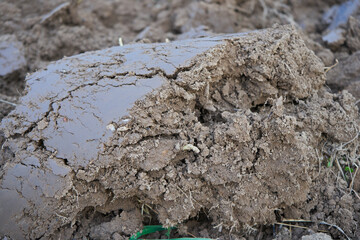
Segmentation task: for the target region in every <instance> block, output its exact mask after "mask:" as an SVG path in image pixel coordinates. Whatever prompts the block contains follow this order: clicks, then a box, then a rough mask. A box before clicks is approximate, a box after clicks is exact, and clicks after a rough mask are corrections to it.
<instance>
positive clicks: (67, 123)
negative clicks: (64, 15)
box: [0, 9, 358, 239]
mask: <svg viewBox="0 0 360 240" xmlns="http://www.w3.org/2000/svg"><path fill="white" fill-rule="evenodd" d="M212 11H215V10H214V9H213V10H212ZM179 14H180V13H179ZM182 14H185V13H182ZM181 19H182V18H180V17H178V21H179V22H181V21H183V20H181ZM180 20H181V21H180ZM180 25H181V24H179V26H180ZM219 27H221V26H219ZM229 31H230V30H229ZM324 83H325V74H324V64H323V63H322V61H321V60H320V59H319V58H318V57H316V56H315V54H314V53H313V52H312V51H310V50H309V49H308V48H307V47H306V45H305V43H304V41H303V40H302V39H301V38H300V35H299V33H298V32H297V31H296V29H295V28H293V27H291V26H281V27H275V28H271V29H266V30H261V31H256V32H248V33H242V34H233V35H221V36H213V37H205V38H200V39H191V40H184V41H178V42H177V41H173V42H169V43H162V44H133V45H125V46H122V47H113V48H109V49H105V50H101V51H96V52H88V53H85V54H81V55H78V56H73V57H69V58H64V59H62V60H60V61H57V62H54V63H51V64H50V65H48V66H47V68H45V69H43V70H41V71H38V72H35V73H34V74H32V75H30V76H29V77H28V78H27V88H26V95H25V96H23V97H22V98H21V101H20V104H19V105H18V106H17V107H16V108H15V110H14V111H12V112H11V113H10V114H9V115H8V116H7V117H6V118H4V119H3V121H2V123H1V129H2V131H3V132H4V134H5V137H6V139H7V140H6V142H5V144H4V146H3V150H2V151H4V150H6V151H8V152H11V153H13V154H12V156H11V159H10V160H9V162H8V163H7V164H5V165H4V166H3V168H2V170H1V182H0V203H1V205H2V206H1V208H3V209H8V211H7V212H5V213H3V214H2V215H1V217H0V233H1V234H4V235H8V236H11V237H13V238H61V237H63V236H67V237H68V238H70V237H73V238H80V237H82V236H92V237H93V238H110V237H113V238H114V239H115V238H117V239H118V238H121V236H126V237H129V236H130V235H131V234H134V233H135V232H136V231H138V229H141V227H142V222H143V221H145V218H149V219H155V221H156V222H159V223H160V224H162V225H164V226H174V225H178V224H181V223H185V222H187V221H191V220H192V219H194V218H197V217H199V218H200V217H201V216H202V215H204V216H206V218H207V219H208V222H209V225H210V226H217V229H215V230H214V229H213V227H209V228H208V229H209V231H204V232H203V234H204V235H207V234H209V235H211V237H212V238H216V237H219V236H229V233H230V232H231V233H232V234H239V236H241V232H244V231H246V229H247V230H248V231H251V230H252V229H254V227H255V226H259V225H266V224H274V223H275V222H277V221H278V220H277V218H278V217H279V216H284V215H285V209H289V208H293V209H294V210H293V211H288V212H287V213H294V214H297V215H298V216H299V217H304V218H308V217H309V212H310V211H309V209H308V208H305V207H304V206H303V204H304V203H306V202H308V201H311V199H309V196H311V194H312V190H313V188H314V186H317V185H314V184H315V180H316V179H317V177H318V176H319V171H320V169H319V159H318V152H319V151H321V149H322V147H323V145H322V144H319V143H320V142H326V143H328V144H330V143H332V144H334V145H335V144H341V143H343V142H348V141H355V142H356V143H357V140H353V138H354V136H356V135H357V131H358V130H357V128H356V127H355V126H354V122H356V121H357V120H358V110H357V108H356V106H355V100H354V98H353V97H352V96H351V95H350V94H349V93H347V92H341V93H339V94H331V93H329V92H327V91H326V90H325V89H324V88H323V85H324ZM110 125H111V127H109V126H110ZM117 129H121V131H118V130H117ZM113 130H114V131H113ZM184 146H187V147H186V149H184ZM189 150H190V151H189ZM312 199H314V202H315V200H317V201H318V202H319V201H320V200H319V199H318V198H316V197H313V198H312ZM337 203H338V205H339V206H342V207H341V209H344V211H342V212H341V213H339V214H342V216H346V219H348V220H349V221H350V222H349V223H348V224H347V225H346V226H345V227H346V228H344V230H345V231H347V232H353V231H354V221H353V219H354V216H353V215H352V214H350V213H348V212H346V211H345V210H346V208H348V207H349V201H348V199H347V198H346V197H342V198H341V199H339V201H338V202H337ZM334 212H336V211H334ZM129 216H131V218H134V219H130V217H129ZM285 217H288V218H291V217H292V216H285ZM126 219H130V220H129V221H130V222H128V221H127V220H126ZM129 224H130V225H129ZM220 227H221V231H219V228H220ZM210 229H212V230H211V231H210ZM119 235H120V236H119Z"/></svg>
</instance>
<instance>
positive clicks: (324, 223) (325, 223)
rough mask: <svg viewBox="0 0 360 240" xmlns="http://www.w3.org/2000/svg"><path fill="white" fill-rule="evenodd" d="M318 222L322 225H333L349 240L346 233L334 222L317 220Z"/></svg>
mask: <svg viewBox="0 0 360 240" xmlns="http://www.w3.org/2000/svg"><path fill="white" fill-rule="evenodd" d="M319 224H323V225H327V226H330V227H334V228H336V229H337V230H339V232H341V233H342V234H343V235H344V236H345V237H346V239H348V240H351V239H350V238H349V237H348V236H347V235H346V233H345V232H344V231H343V230H342V229H341V228H340V227H338V226H336V225H335V224H330V223H327V222H319Z"/></svg>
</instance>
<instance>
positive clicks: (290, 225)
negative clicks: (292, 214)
mask: <svg viewBox="0 0 360 240" xmlns="http://www.w3.org/2000/svg"><path fill="white" fill-rule="evenodd" d="M275 224H277V225H283V226H287V227H296V228H303V229H310V228H308V227H303V226H298V225H293V224H288V223H279V222H276V223H275Z"/></svg>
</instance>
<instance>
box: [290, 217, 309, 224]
mask: <svg viewBox="0 0 360 240" xmlns="http://www.w3.org/2000/svg"><path fill="white" fill-rule="evenodd" d="M283 222H301V223H312V222H313V221H311V220H305V219H286V218H284V219H283Z"/></svg>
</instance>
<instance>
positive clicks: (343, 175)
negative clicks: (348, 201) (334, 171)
mask: <svg viewBox="0 0 360 240" xmlns="http://www.w3.org/2000/svg"><path fill="white" fill-rule="evenodd" d="M335 162H336V166H337V167H338V169H339V171H340V173H341V176H342V177H343V179H344V180H345V181H346V177H345V174H344V171H343V170H342V169H341V166H340V163H339V161H338V160H337V159H335Z"/></svg>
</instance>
